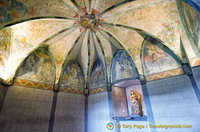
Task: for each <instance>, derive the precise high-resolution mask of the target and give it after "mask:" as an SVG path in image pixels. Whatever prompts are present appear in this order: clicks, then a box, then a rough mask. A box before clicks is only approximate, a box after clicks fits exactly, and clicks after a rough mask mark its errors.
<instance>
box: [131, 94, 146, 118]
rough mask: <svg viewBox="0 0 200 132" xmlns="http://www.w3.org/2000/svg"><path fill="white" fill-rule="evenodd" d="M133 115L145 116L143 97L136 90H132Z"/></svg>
mask: <svg viewBox="0 0 200 132" xmlns="http://www.w3.org/2000/svg"><path fill="white" fill-rule="evenodd" d="M130 94H131V96H130V98H131V110H132V113H131V115H140V116H143V110H142V103H141V95H140V94H139V93H137V92H136V91H134V90H131V93H130Z"/></svg>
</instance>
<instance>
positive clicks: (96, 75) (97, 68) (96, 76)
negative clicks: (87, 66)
mask: <svg viewBox="0 0 200 132" xmlns="http://www.w3.org/2000/svg"><path fill="white" fill-rule="evenodd" d="M91 78H92V79H90V88H98V87H101V86H105V77H104V70H103V64H102V63H101V61H96V63H95V64H94V67H93V70H92V74H91Z"/></svg>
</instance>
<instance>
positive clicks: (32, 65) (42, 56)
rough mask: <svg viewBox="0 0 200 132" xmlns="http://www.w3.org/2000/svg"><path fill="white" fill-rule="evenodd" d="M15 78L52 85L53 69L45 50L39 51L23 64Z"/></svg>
mask: <svg viewBox="0 0 200 132" xmlns="http://www.w3.org/2000/svg"><path fill="white" fill-rule="evenodd" d="M16 77H17V78H20V79H26V80H30V81H35V82H48V83H50V84H53V80H54V67H53V64H52V61H51V57H50V56H49V55H48V54H47V53H46V52H45V50H42V49H39V50H38V51H36V52H34V53H32V55H30V56H29V57H28V58H27V59H26V60H25V61H24V62H23V64H22V66H21V67H20V68H19V70H18V72H17V75H16Z"/></svg>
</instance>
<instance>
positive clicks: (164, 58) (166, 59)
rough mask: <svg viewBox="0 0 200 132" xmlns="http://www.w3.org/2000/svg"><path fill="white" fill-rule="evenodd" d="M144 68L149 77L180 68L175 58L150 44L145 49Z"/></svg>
mask: <svg viewBox="0 0 200 132" xmlns="http://www.w3.org/2000/svg"><path fill="white" fill-rule="evenodd" d="M143 59H144V66H145V72H146V74H147V75H151V74H155V73H159V72H163V71H168V70H171V69H175V68H178V67H179V66H178V64H177V62H176V60H175V59H174V58H172V57H171V56H170V55H169V54H168V53H166V52H165V51H164V50H162V49H160V48H159V47H157V46H155V45H153V44H151V43H149V44H148V45H147V46H146V47H145V48H144V56H143Z"/></svg>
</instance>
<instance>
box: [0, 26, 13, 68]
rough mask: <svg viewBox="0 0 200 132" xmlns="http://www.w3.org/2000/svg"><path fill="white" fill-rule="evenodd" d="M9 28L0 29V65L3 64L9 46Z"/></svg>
mask: <svg viewBox="0 0 200 132" xmlns="http://www.w3.org/2000/svg"><path fill="white" fill-rule="evenodd" d="M10 32H11V30H10V28H6V29H2V30H0V67H2V66H4V61H5V58H7V56H8V50H9V48H10Z"/></svg>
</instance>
